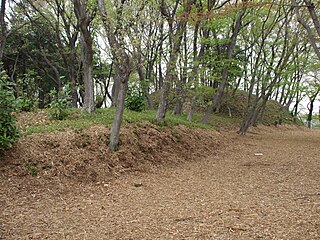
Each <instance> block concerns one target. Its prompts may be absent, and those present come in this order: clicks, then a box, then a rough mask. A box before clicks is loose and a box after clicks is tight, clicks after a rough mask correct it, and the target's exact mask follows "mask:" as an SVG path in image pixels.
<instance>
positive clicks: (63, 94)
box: [48, 87, 70, 120]
mask: <svg viewBox="0 0 320 240" xmlns="http://www.w3.org/2000/svg"><path fill="white" fill-rule="evenodd" d="M50 96H51V97H52V98H53V100H52V101H51V103H50V105H49V111H48V113H49V118H51V119H57V120H64V119H66V118H67V117H68V115H69V114H70V90H69V88H68V87H66V88H65V89H64V90H62V91H60V92H58V93H57V91H56V90H51V92H50Z"/></svg>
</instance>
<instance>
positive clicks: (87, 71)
mask: <svg viewBox="0 0 320 240" xmlns="http://www.w3.org/2000/svg"><path fill="white" fill-rule="evenodd" d="M74 10H75V14H76V17H77V20H78V25H79V28H80V33H81V38H80V44H81V50H82V62H83V82H84V106H83V107H84V109H85V110H86V111H87V112H89V113H92V112H94V111H95V102H94V82H93V77H92V67H93V49H92V36H91V32H90V30H89V26H90V23H91V21H92V17H91V16H90V15H89V13H88V8H87V3H86V1H83V0H74Z"/></svg>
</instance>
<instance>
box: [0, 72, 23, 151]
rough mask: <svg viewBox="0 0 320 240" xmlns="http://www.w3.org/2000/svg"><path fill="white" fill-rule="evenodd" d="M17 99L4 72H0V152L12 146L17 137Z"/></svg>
mask: <svg viewBox="0 0 320 240" xmlns="http://www.w3.org/2000/svg"><path fill="white" fill-rule="evenodd" d="M16 108H17V100H16V99H15V97H14V94H13V90H12V84H10V83H9V81H8V78H7V75H6V74H5V72H0V154H1V153H2V152H3V151H4V150H5V149H7V148H10V147H12V145H13V144H14V143H15V142H16V140H17V139H18V137H19V133H18V130H17V126H16V118H15V111H16Z"/></svg>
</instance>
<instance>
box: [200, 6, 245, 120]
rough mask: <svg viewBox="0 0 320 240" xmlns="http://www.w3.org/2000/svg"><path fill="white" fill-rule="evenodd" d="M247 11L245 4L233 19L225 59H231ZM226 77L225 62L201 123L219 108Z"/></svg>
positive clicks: (226, 68)
mask: <svg viewBox="0 0 320 240" xmlns="http://www.w3.org/2000/svg"><path fill="white" fill-rule="evenodd" d="M246 11H247V6H246V5H245V6H244V7H243V9H242V10H241V12H240V14H239V16H238V18H237V19H236V21H235V24H234V28H233V33H232V36H231V38H230V42H229V44H228V47H227V59H226V60H227V61H229V60H231V59H232V58H233V57H234V56H233V50H234V48H235V46H236V43H237V38H238V35H239V33H240V30H241V29H242V23H241V22H242V19H243V17H244V15H245V13H246ZM228 78H229V67H228V64H226V66H225V67H224V68H223V70H222V79H221V83H220V85H219V87H218V89H217V92H216V94H215V95H214V97H213V100H212V104H211V105H210V107H209V108H208V110H207V111H206V114H205V115H204V117H203V123H205V124H207V123H208V121H209V117H210V115H211V114H212V113H213V112H214V111H215V110H217V109H219V107H220V105H221V101H222V96H223V92H224V89H225V87H226V85H227V83H228Z"/></svg>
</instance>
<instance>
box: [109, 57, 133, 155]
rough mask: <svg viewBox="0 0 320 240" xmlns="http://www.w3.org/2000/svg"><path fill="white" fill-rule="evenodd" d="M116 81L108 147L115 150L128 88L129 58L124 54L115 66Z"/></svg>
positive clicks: (117, 144) (117, 145)
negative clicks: (116, 93)
mask: <svg viewBox="0 0 320 240" xmlns="http://www.w3.org/2000/svg"><path fill="white" fill-rule="evenodd" d="M116 69H117V70H116V81H119V91H118V96H117V99H116V106H117V107H116V113H115V116H114V119H113V122H112V126H111V130H110V142H109V148H110V150H111V151H117V150H118V147H119V139H120V127H121V123H122V117H123V111H124V106H125V98H126V93H127V90H128V80H129V76H130V59H129V57H128V55H125V57H124V59H123V63H122V64H121V66H118V67H117V68H116Z"/></svg>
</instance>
